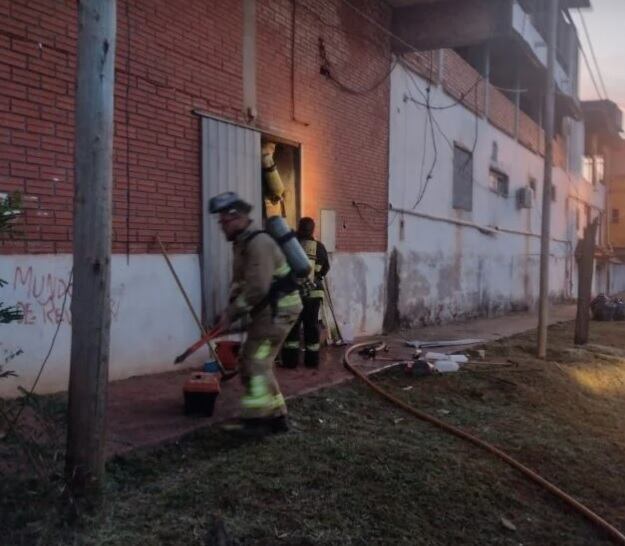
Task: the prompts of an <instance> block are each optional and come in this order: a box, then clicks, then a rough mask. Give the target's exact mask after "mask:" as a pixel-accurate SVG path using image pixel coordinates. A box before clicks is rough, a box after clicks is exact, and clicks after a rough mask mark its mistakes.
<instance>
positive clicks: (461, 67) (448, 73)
mask: <svg viewBox="0 0 625 546" xmlns="http://www.w3.org/2000/svg"><path fill="white" fill-rule="evenodd" d="M443 89H444V90H445V91H446V92H447V93H448V94H449V95H451V96H452V97H454V98H455V99H457V100H459V101H461V102H462V104H464V105H465V106H466V107H467V108H469V109H470V110H472V111H473V112H477V113H478V114H479V115H483V114H484V93H485V89H486V84H485V83H484V80H483V79H480V74H479V72H478V71H477V70H475V69H474V68H473V67H472V66H471V65H470V64H469V63H467V62H466V61H465V60H464V59H463V58H462V57H461V56H460V55H458V54H457V53H456V52H455V51H453V50H452V49H446V50H444V52H443Z"/></svg>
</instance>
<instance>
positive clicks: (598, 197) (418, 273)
mask: <svg viewBox="0 0 625 546" xmlns="http://www.w3.org/2000/svg"><path fill="white" fill-rule="evenodd" d="M427 85H428V84H427V83H426V82H425V81H424V80H423V79H421V78H420V77H418V76H417V75H414V74H412V73H410V72H409V71H408V70H407V69H406V68H405V67H403V66H401V65H398V66H397V67H396V68H395V69H394V70H393V73H392V76H391V108H390V145H389V202H390V204H391V205H392V207H394V208H395V209H401V210H403V211H404V212H398V211H397V210H391V211H390V213H389V232H388V241H389V253H391V252H393V250H394V249H396V251H397V254H398V273H399V283H400V284H399V298H398V311H399V318H400V320H401V322H402V323H403V324H404V325H409V326H418V325H423V324H433V323H434V324H436V323H440V322H446V321H449V320H454V319H461V318H469V317H474V316H484V315H495V314H498V313H503V312H507V311H510V310H515V309H528V308H532V307H534V305H535V303H536V301H537V298H538V292H539V288H538V287H539V259H540V238H539V234H540V229H541V205H542V185H543V184H542V180H543V163H544V160H543V158H542V157H541V156H539V155H537V154H534V153H533V152H531V151H530V150H528V149H527V148H525V147H524V146H523V145H521V144H520V143H519V142H517V141H516V140H515V139H514V138H512V137H510V136H509V135H507V134H505V133H504V132H502V131H500V130H499V129H497V128H495V127H494V126H492V125H491V124H490V123H488V122H487V121H486V120H485V119H484V118H478V119H477V121H476V117H475V114H473V112H471V111H470V110H468V109H466V108H464V107H463V106H461V105H456V106H453V104H454V99H453V98H451V97H449V96H447V95H446V94H445V93H444V91H443V90H442V88H440V87H436V86H433V87H432V89H431V104H432V105H433V106H435V107H436V106H449V105H452V106H450V107H449V108H447V109H443V110H433V111H432V117H433V118H434V121H435V129H434V138H435V139H436V149H434V146H433V145H432V140H433V135H432V130H431V129H430V127H429V126H428V114H427V110H426V108H425V107H424V106H422V105H419V104H415V103H414V101H412V100H411V98H415V99H417V100H419V101H420V102H423V97H422V95H421V94H420V93H419V90H418V88H420V89H421V91H424V90H425V89H426V87H427ZM572 125H573V131H575V130H579V127H575V126H574V124H572ZM571 142H572V143H573V142H577V143H579V142H583V138H582V139H579V138H577V139H572V140H571ZM454 145H458V146H460V147H462V148H464V149H465V150H467V151H470V152H472V154H473V207H472V210H471V211H463V210H459V209H454V208H453V206H452V195H453V164H454V159H453V157H454V152H453V147H454ZM575 154H577V155H579V156H580V157H581V154H582V150H581V148H580V149H579V150H576V151H575V153H572V154H571V155H575ZM580 163H581V162H580ZM491 168H494V169H496V170H498V171H500V172H503V173H505V174H506V175H508V177H509V186H510V187H509V195H508V197H507V198H506V197H503V196H500V195H498V194H497V193H495V192H493V191H492V190H491V189H490V187H489V171H490V169H491ZM430 169H432V173H431V174H432V177H431V179H430V180H429V181H427V174H428V172H429V171H430ZM530 180H534V181H535V183H536V188H537V192H536V195H535V198H534V201H533V203H532V205H533V206H532V208H529V209H519V208H518V206H517V200H516V193H517V191H518V189H519V188H522V187H527V186H529V183H530ZM553 183H554V185H555V187H556V200H555V202H553V204H552V208H551V217H552V218H551V234H552V237H553V239H554V240H553V241H552V242H551V251H550V254H551V259H550V276H549V278H550V282H549V284H550V296H551V297H552V298H553V299H563V298H568V297H574V296H575V294H576V290H577V264H576V262H575V257H574V250H575V245H576V243H577V240H578V238H579V237H580V236H581V235H582V233H583V227H584V226H585V225H586V222H587V214H586V207H587V206H590V207H591V208H592V210H593V211H594V214H596V213H597V211H599V210H602V209H603V207H604V197H605V193H604V188H603V186H601V185H600V187H598V188H594V187H593V186H592V185H591V184H589V183H588V182H586V181H585V180H583V179H582V177H581V175H580V174H579V173H576V172H574V171H572V170H571V171H565V170H563V169H558V168H557V169H554V181H553ZM424 188H425V189H424ZM420 192H422V193H423V197H422V199H421V200H420V201H419V199H418V196H419V194H420ZM477 227H479V228H484V229H482V230H481V231H480V230H479V229H476V228H477ZM484 231H487V232H488V234H486V233H484ZM601 282H602V279H598V280H596V286H598V285H599V284H601ZM596 286H595V287H596Z"/></svg>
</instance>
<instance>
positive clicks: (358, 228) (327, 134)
mask: <svg viewBox="0 0 625 546" xmlns="http://www.w3.org/2000/svg"><path fill="white" fill-rule="evenodd" d="M303 4H304V3H301V2H298V3H297V7H296V24H295V40H296V45H295V118H296V120H293V119H292V117H293V116H292V98H291V62H292V59H291V38H292V24H291V23H292V15H293V12H292V6H293V3H292V2H291V0H261V1H259V2H258V5H257V6H258V7H257V17H258V30H257V32H258V36H257V47H258V56H259V59H260V63H259V65H258V67H257V82H258V100H259V104H258V113H259V117H258V120H257V122H258V125H259V126H260V127H262V128H264V129H266V130H267V131H268V132H274V131H275V132H279V133H283V134H285V135H286V136H288V137H289V138H291V139H292V140H295V141H297V142H300V143H301V144H302V153H303V165H302V177H303V179H302V189H303V192H302V193H303V195H302V212H303V214H304V215H309V216H312V217H314V218H318V217H319V210H320V209H322V208H330V209H335V210H336V211H337V249H338V250H341V251H384V250H385V249H386V236H387V227H386V226H387V219H388V185H387V177H388V174H387V173H388V165H387V163H388V159H387V158H388V108H389V89H390V82H389V78H387V77H386V76H387V75H388V72H389V68H390V49H389V43H388V39H387V37H386V36H385V35H384V34H383V33H382V32H380V31H379V30H378V29H376V28H375V26H373V25H372V24H371V23H369V22H367V21H366V20H364V19H363V18H362V17H361V16H360V15H358V14H357V13H355V12H354V11H353V10H352V9H351V8H350V7H349V6H347V5H346V4H345V3H343V2H342V1H341V0H318V1H316V2H307V3H306V5H307V6H309V7H305V6H304V5H303ZM355 4H356V5H357V6H358V7H359V8H360V9H362V10H363V11H365V12H366V13H367V14H369V15H370V16H371V17H374V18H375V19H376V20H377V21H379V22H380V23H382V24H386V25H388V24H390V15H391V13H390V9H389V8H388V7H387V6H386V5H385V4H384V3H383V2H377V1H374V0H361V1H358V2H355ZM319 39H322V40H323V43H324V47H325V51H326V55H327V57H328V60H329V61H330V64H331V71H332V73H333V76H334V77H335V78H336V79H337V80H338V81H339V82H340V83H341V84H344V85H345V86H347V87H349V88H350V89H353V90H355V91H357V93H349V92H346V91H344V90H342V89H339V86H338V85H337V84H336V83H335V82H334V81H331V80H330V79H328V78H327V77H325V76H323V75H321V74H320V67H321V56H320V51H319ZM378 82H381V84H380V85H379V86H377V87H376V88H375V89H371V88H372V87H374V85H375V84H376V83H378ZM369 89H371V90H370V91H368V90H369ZM365 91H366V92H365ZM353 201H356V202H359V203H362V204H361V205H358V206H357V207H354V206H353V205H352V202H353Z"/></svg>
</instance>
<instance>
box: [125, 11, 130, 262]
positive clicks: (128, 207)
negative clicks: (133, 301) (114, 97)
mask: <svg viewBox="0 0 625 546" xmlns="http://www.w3.org/2000/svg"><path fill="white" fill-rule="evenodd" d="M129 96H130V1H129V0H126V97H125V99H126V120H125V121H126V265H128V264H130V106H129V104H128V98H129Z"/></svg>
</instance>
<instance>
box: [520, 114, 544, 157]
mask: <svg viewBox="0 0 625 546" xmlns="http://www.w3.org/2000/svg"><path fill="white" fill-rule="evenodd" d="M519 142H520V143H521V144H523V146H525V147H526V148H529V149H530V150H531V151H532V152H538V151H539V149H540V135H539V130H538V125H537V124H536V123H535V122H534V121H533V120H532V118H530V117H529V116H528V115H527V114H526V113H525V112H519Z"/></svg>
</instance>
